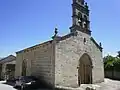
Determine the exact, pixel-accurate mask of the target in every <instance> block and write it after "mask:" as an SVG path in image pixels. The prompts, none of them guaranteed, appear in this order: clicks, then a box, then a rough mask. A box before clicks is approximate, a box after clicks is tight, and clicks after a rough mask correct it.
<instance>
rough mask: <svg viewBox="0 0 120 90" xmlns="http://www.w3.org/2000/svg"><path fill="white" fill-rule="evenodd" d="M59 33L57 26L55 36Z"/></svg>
mask: <svg viewBox="0 0 120 90" xmlns="http://www.w3.org/2000/svg"><path fill="white" fill-rule="evenodd" d="M57 34H58V28H57V27H55V36H56V35H57Z"/></svg>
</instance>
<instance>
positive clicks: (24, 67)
mask: <svg viewBox="0 0 120 90" xmlns="http://www.w3.org/2000/svg"><path fill="white" fill-rule="evenodd" d="M26 68H27V62H26V60H23V62H22V76H26Z"/></svg>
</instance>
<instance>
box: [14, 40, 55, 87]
mask: <svg viewBox="0 0 120 90" xmlns="http://www.w3.org/2000/svg"><path fill="white" fill-rule="evenodd" d="M53 51H54V48H53V45H52V41H48V42H45V43H43V44H40V45H37V46H34V47H31V48H28V49H26V50H24V51H22V52H19V53H17V63H16V76H21V72H22V61H23V60H26V61H27V69H26V74H27V75H32V76H37V77H40V79H43V80H44V81H46V82H47V83H48V84H52V85H53V84H54V55H53V53H54V52H53Z"/></svg>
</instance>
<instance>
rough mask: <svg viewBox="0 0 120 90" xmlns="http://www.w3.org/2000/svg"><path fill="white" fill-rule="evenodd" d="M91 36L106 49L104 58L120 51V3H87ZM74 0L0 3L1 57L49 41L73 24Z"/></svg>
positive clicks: (95, 0) (9, 0) (107, 0)
mask: <svg viewBox="0 0 120 90" xmlns="http://www.w3.org/2000/svg"><path fill="white" fill-rule="evenodd" d="M86 1H87V2H88V5H89V9H90V21H91V25H90V27H91V31H92V37H94V38H95V40H96V41H97V42H98V43H99V42H101V43H102V46H103V55H107V54H112V55H116V52H117V51H119V50H120V40H119V34H120V30H119V29H120V22H119V21H120V10H119V9H120V5H119V4H120V0H86ZM71 4H72V0H0V57H6V56H8V55H10V54H14V55H15V52H17V51H19V50H22V49H24V48H27V47H30V46H34V45H36V44H39V43H41V42H44V41H47V40H50V39H51V37H52V36H53V34H54V28H55V27H56V26H57V27H58V31H59V35H65V34H67V33H69V31H70V30H69V27H71V25H72V18H71V16H72V6H71Z"/></svg>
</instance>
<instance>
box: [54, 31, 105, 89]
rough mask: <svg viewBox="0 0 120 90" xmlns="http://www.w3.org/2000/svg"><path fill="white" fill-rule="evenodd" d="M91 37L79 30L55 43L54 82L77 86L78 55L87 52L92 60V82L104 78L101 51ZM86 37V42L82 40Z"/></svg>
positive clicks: (61, 84)
mask: <svg viewBox="0 0 120 90" xmlns="http://www.w3.org/2000/svg"><path fill="white" fill-rule="evenodd" d="M90 38H91V37H90V36H89V35H87V34H85V33H82V32H79V31H78V35H77V36H71V37H69V38H66V39H64V40H61V41H59V42H58V43H56V47H55V48H56V53H55V57H56V58H55V60H56V61H55V84H56V85H60V86H72V87H76V86H78V70H77V67H78V64H79V60H80V57H81V56H82V55H83V54H84V53H87V54H88V55H89V56H90V57H91V60H92V64H93V69H92V79H93V80H92V81H93V83H96V82H101V81H103V80H104V70H103V61H102V52H101V51H100V50H99V49H98V48H97V46H96V45H95V44H94V43H93V42H92V41H91V39H90ZM84 39H86V42H84Z"/></svg>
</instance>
